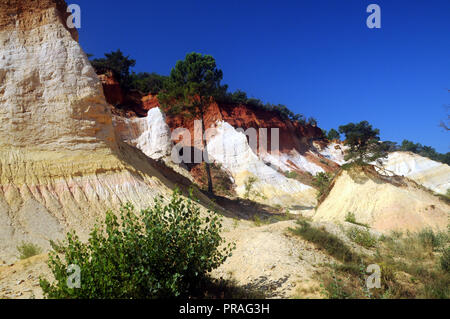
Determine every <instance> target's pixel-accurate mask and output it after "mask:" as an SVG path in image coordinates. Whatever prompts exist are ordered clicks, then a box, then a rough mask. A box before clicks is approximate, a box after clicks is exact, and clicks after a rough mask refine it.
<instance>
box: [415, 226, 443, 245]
mask: <svg viewBox="0 0 450 319" xmlns="http://www.w3.org/2000/svg"><path fill="white" fill-rule="evenodd" d="M418 238H419V241H420V243H421V244H422V246H423V247H428V248H430V249H435V248H438V247H440V246H443V245H444V244H445V243H447V242H448V235H447V234H446V233H444V232H436V233H435V232H434V231H433V230H432V229H424V230H422V231H420V232H419V233H418Z"/></svg>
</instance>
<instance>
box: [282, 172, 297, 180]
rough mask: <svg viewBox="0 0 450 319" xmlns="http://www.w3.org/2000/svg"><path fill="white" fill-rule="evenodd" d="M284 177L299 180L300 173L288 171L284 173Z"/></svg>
mask: <svg viewBox="0 0 450 319" xmlns="http://www.w3.org/2000/svg"><path fill="white" fill-rule="evenodd" d="M284 176H286V177H287V178H292V179H297V178H298V173H297V172H296V171H286V172H284Z"/></svg>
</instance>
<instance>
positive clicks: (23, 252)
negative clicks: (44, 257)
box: [17, 242, 42, 259]
mask: <svg viewBox="0 0 450 319" xmlns="http://www.w3.org/2000/svg"><path fill="white" fill-rule="evenodd" d="M17 251H18V252H19V258H20V259H27V258H30V257H33V256H36V255H39V254H40V253H42V248H41V247H39V246H38V245H35V244H33V243H26V242H22V243H21V244H20V245H19V246H17Z"/></svg>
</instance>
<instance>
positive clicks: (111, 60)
mask: <svg viewBox="0 0 450 319" xmlns="http://www.w3.org/2000/svg"><path fill="white" fill-rule="evenodd" d="M91 64H92V66H93V67H94V69H95V70H96V72H97V74H102V73H106V72H108V71H112V72H113V75H114V77H115V78H116V80H117V81H118V82H119V84H120V86H121V87H122V88H123V89H125V90H128V89H130V84H131V78H130V68H131V67H134V66H135V65H136V60H133V59H130V57H129V56H125V55H123V53H122V51H120V49H119V50H117V51H113V52H111V53H105V57H104V58H99V59H93V60H91Z"/></svg>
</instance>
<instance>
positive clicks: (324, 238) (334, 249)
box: [290, 220, 360, 262]
mask: <svg viewBox="0 0 450 319" xmlns="http://www.w3.org/2000/svg"><path fill="white" fill-rule="evenodd" d="M298 225H299V227H297V228H295V229H292V228H291V229H290V231H291V232H292V233H293V234H294V235H297V236H300V237H302V238H303V239H305V240H308V241H310V242H313V243H314V244H316V245H317V246H318V247H320V248H322V249H324V250H326V251H327V252H328V254H330V255H331V256H333V257H334V258H336V259H338V260H340V261H342V262H357V261H359V260H360V257H359V256H358V255H357V254H355V253H353V252H352V250H351V249H350V248H349V247H348V246H347V245H346V244H345V243H344V242H343V241H342V240H341V239H339V238H338V237H337V236H335V235H332V234H330V233H329V232H327V231H326V230H325V229H323V228H316V227H312V226H311V224H310V223H308V222H307V221H304V220H301V221H298Z"/></svg>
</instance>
